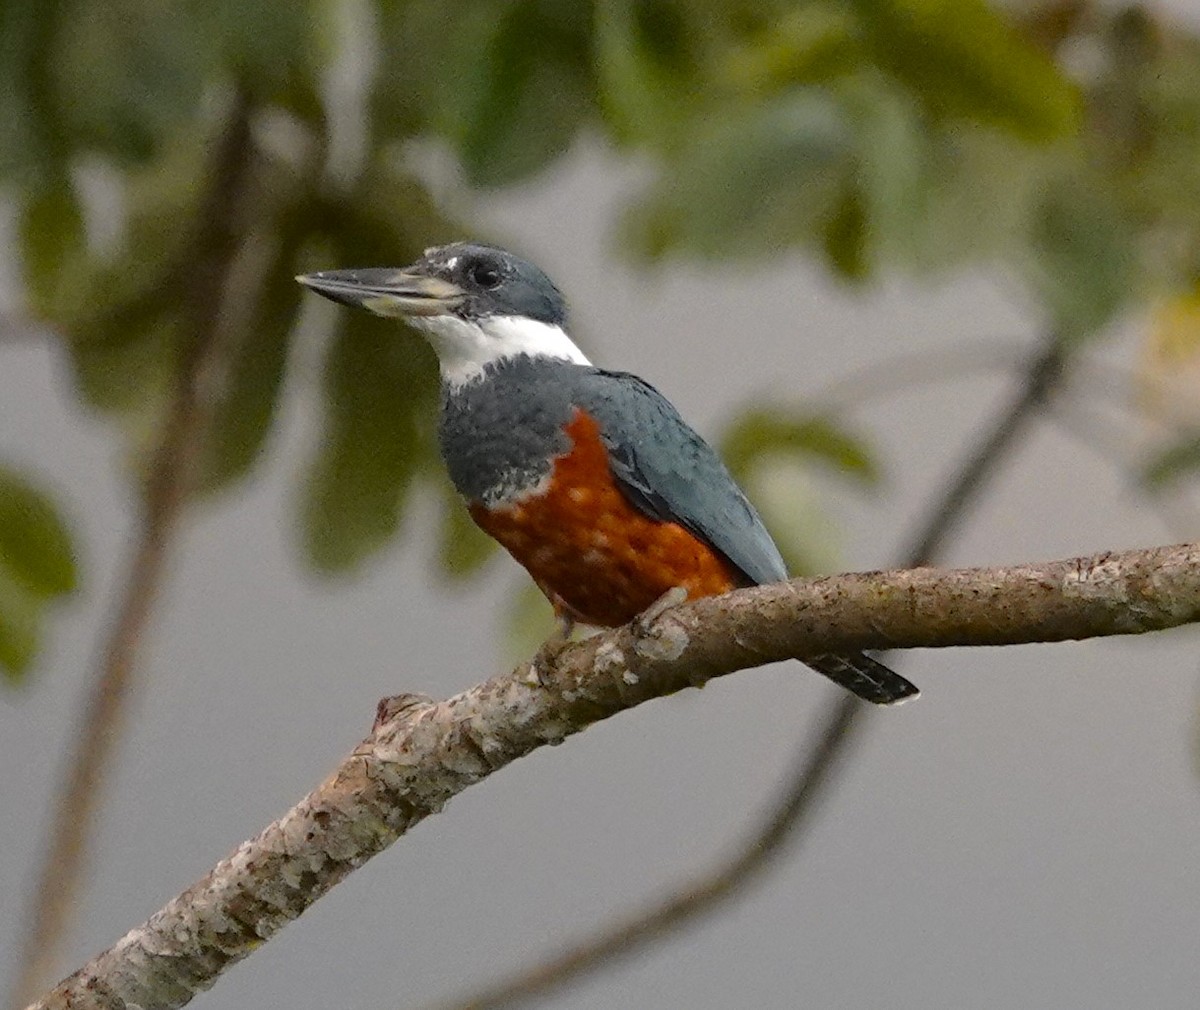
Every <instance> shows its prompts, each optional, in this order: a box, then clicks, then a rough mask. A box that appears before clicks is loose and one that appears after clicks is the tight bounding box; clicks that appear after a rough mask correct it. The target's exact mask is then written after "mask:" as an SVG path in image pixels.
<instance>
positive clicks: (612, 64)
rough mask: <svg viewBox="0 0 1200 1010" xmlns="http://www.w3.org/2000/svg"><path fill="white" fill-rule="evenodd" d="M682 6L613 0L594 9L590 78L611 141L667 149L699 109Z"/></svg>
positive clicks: (697, 78) (695, 65) (696, 72)
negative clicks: (593, 66) (594, 80)
mask: <svg viewBox="0 0 1200 1010" xmlns="http://www.w3.org/2000/svg"><path fill="white" fill-rule="evenodd" d="M695 41H696V40H695V38H694V33H693V32H692V31H691V26H690V25H689V24H688V23H687V16H686V13H685V8H684V6H683V5H680V4H677V3H673V2H671V0H613V2H610V3H603V4H598V5H597V6H596V42H595V46H596V59H595V63H596V74H597V84H598V87H599V93H600V99H601V102H602V104H603V106H604V113H605V119H606V121H607V123H608V125H609V127H610V128H611V130H612V131H613V133H614V135H615V137H616V139H617V140H618V141H619V142H620V141H624V142H630V141H642V142H647V143H649V144H651V145H653V146H657V147H669V146H670V144H671V143H672V138H673V137H675V136H676V135H678V134H680V132H681V128H682V127H686V125H687V124H688V123H689V116H690V112H689V110H692V109H695V108H697V107H698V106H699V99H700V95H699V94H698V92H699V90H700V89H701V88H702V86H703V84H704V81H703V77H702V75H701V73H700V69H701V68H700V65H699V62H698V59H697V54H696V53H695V52H694V51H693V48H692V46H693V43H694V42H695Z"/></svg>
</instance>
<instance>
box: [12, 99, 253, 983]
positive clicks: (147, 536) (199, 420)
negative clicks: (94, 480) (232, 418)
mask: <svg viewBox="0 0 1200 1010" xmlns="http://www.w3.org/2000/svg"><path fill="white" fill-rule="evenodd" d="M250 111H251V108H250V101H249V98H248V96H247V95H246V94H245V93H244V92H242V91H240V90H239V92H238V94H237V97H236V100H235V104H234V107H233V109H232V110H231V112H230V115H229V119H228V122H227V124H226V126H225V128H224V130H223V132H222V135H221V137H220V139H219V141H218V143H217V145H216V147H215V149H214V151H213V160H212V167H211V170H210V173H209V176H208V186H207V189H206V192H205V195H204V198H203V199H202V201H201V203H200V206H199V207H198V208H197V217H196V222H197V225H196V235H195V236H194V237H193V239H192V241H191V244H190V248H191V249H192V250H193V252H194V255H195V261H194V263H193V265H192V270H191V271H190V272H189V274H188V276H187V278H186V283H185V284H184V286H183V288H182V290H181V291H180V292H179V297H181V298H183V299H184V300H185V303H186V304H185V307H184V311H185V315H186V318H187V319H189V320H190V336H189V339H188V341H187V344H186V346H185V347H184V348H183V350H182V353H181V355H180V361H179V364H178V371H177V375H176V380H175V389H174V393H173V396H172V399H171V401H170V403H169V405H168V409H167V414H166V417H165V420H164V423H163V428H162V435H161V437H160V439H159V441H158V443H157V445H156V446H155V449H154V453H153V456H152V459H151V463H150V468H149V473H148V476H147V479H146V483H145V486H144V490H143V496H142V504H141V510H142V516H141V532H140V534H139V536H138V540H137V542H136V544H135V545H134V548H133V551H132V553H131V555H130V557H129V560H128V567H127V572H126V576H125V588H124V591H123V593H122V595H121V597H120V600H119V602H118V605H117V609H116V611H115V613H114V615H113V620H112V625H111V630H110V632H109V636H108V640H107V643H106V645H105V647H104V650H103V653H102V656H101V659H100V662H99V664H98V666H97V668H96V671H95V679H94V681H93V685H92V690H91V694H90V696H89V698H88V701H87V705H86V708H85V710H84V713H83V717H82V719H81V723H80V731H79V736H78V741H77V744H76V747H75V751H74V753H73V754H72V756H71V758H70V764H69V770H68V772H67V777H66V780H65V782H64V784H63V787H62V790H61V792H60V794H59V797H58V801H57V804H56V808H55V815H54V820H53V824H52V826H51V829H50V840H49V846H48V848H46V849H45V853H46V854H45V857H44V860H43V863H42V868H41V872H40V873H39V875H38V883H37V887H36V889H35V890H34V892H33V894H32V907H31V910H30V912H29V914H28V915H27V916H26V921H27V922H29V924H30V925H29V928H28V929H27V930H24V931H23V934H24V936H25V943H24V946H23V949H22V952H21V956H20V958H19V961H18V965H19V967H18V971H17V979H16V983H15V985H14V987H13V990H12V997H13V998H12V1006H14V1007H21V1006H24V1005H25V1004H26V1003H27V1002H28V1001H29V999H31V998H32V997H33V996H35V995H36V994H37V992H38V991H39V990H40V989H41V987H42V986H43V984H44V983H45V981H46V979H47V978H48V977H49V976H50V975H51V974H52V972H53V971H54V968H55V964H56V962H57V960H58V957H59V955H60V952H61V950H62V947H63V944H64V942H65V939H66V935H67V932H68V931H69V929H70V927H71V924H72V922H71V920H72V912H73V909H74V908H75V907H76V906H77V904H78V901H77V895H78V892H79V889H80V886H81V883H82V880H83V876H84V868H85V865H86V862H87V844H88V840H89V837H90V834H91V829H92V826H93V821H94V819H95V815H96V811H97V809H98V807H99V802H100V797H101V793H102V789H103V785H104V782H105V779H106V777H107V774H108V771H109V768H110V765H111V764H112V760H113V756H114V753H115V751H116V745H117V743H118V741H119V740H120V739H121V733H122V730H123V728H124V717H125V713H126V709H127V705H128V700H129V697H130V694H131V692H132V689H133V687H134V684H135V680H134V673H135V670H136V667H137V660H138V653H139V649H140V646H141V644H142V641H143V638H144V635H145V630H146V627H147V625H148V623H149V620H150V617H151V613H152V610H153V605H154V601H155V599H156V598H157V596H158V594H159V590H160V588H161V585H162V581H163V577H164V572H165V569H166V561H167V556H168V552H169V550H170V546H171V541H172V538H173V536H174V534H175V531H176V530H177V528H178V525H179V520H180V517H181V516H182V514H183V511H184V507H185V505H186V502H187V500H188V497H189V494H190V491H191V489H192V486H193V482H194V475H195V470H196V468H197V460H198V457H199V454H200V452H201V449H202V445H203V439H204V432H205V429H206V427H207V426H208V419H209V414H210V411H211V390H212V389H213V385H214V381H215V380H216V378H217V373H219V371H220V369H221V367H222V365H223V363H224V362H225V361H226V360H227V358H228V351H229V348H228V347H227V346H226V345H227V341H225V340H222V339H221V337H222V335H223V328H222V326H221V325H220V307H221V296H222V290H223V287H224V284H225V278H226V275H227V273H228V271H229V269H230V265H231V262H232V259H233V257H234V256H235V254H236V251H237V244H238V232H237V226H236V214H237V210H238V206H237V205H238V201H239V198H240V195H241V194H242V193H243V192H244V189H245V180H246V177H247V175H248V173H249V167H250V161H251V151H252V145H251V136H250Z"/></svg>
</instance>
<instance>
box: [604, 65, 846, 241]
mask: <svg viewBox="0 0 1200 1010" xmlns="http://www.w3.org/2000/svg"><path fill="white" fill-rule="evenodd" d="M854 150H855V142H854V135H853V133H852V131H851V129H850V126H849V124H848V122H847V121H846V118H845V114H844V110H843V108H842V107H841V105H840V104H839V103H838V101H837V100H836V99H835V98H834V97H833V96H831V95H829V94H828V93H826V92H823V91H820V90H817V89H805V90H801V89H797V90H796V91H795V92H793V93H790V94H788V95H786V96H784V97H781V98H778V99H773V100H772V101H770V102H767V103H764V104H763V105H761V106H759V107H756V108H753V109H749V110H739V113H738V114H737V115H733V116H730V117H728V118H724V119H719V120H717V121H715V122H713V123H712V124H709V125H708V126H707V128H706V129H698V130H697V132H696V133H695V135H694V136H693V137H692V138H691V140H690V141H689V143H688V144H687V145H686V147H685V148H684V149H682V150H681V151H680V154H679V156H678V159H677V163H678V164H680V165H686V166H687V169H686V171H681V172H679V173H670V174H665V175H664V176H663V177H662V178H661V179H660V180H659V182H658V183H657V184H656V186H655V187H654V188H653V189H652V190H651V191H650V193H649V195H648V196H646V197H644V198H643V199H642V200H640V201H638V203H637V204H635V206H634V207H633V208H632V209H631V212H630V213H628V214H627V215H626V216H625V221H624V227H625V233H626V238H627V240H628V241H629V242H630V243H631V244H632V246H633V248H634V249H635V250H636V251H637V252H638V253H639V254H641V255H643V256H648V257H658V256H661V255H663V254H664V253H666V252H683V253H689V254H692V255H698V256H703V257H710V258H714V259H718V258H719V259H731V258H737V257H764V256H769V255H777V254H778V252H779V250H780V249H781V248H783V247H786V246H789V245H793V244H795V243H797V242H807V243H810V244H816V243H820V242H822V241H824V237H825V233H826V230H827V229H828V227H829V222H830V221H831V219H832V218H833V217H834V216H835V215H836V214H837V213H838V210H839V208H840V207H841V205H842V202H843V197H844V193H845V187H846V185H847V180H848V179H849V178H850V176H851V174H852V172H853V170H854V161H853V156H854Z"/></svg>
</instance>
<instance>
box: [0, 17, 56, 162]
mask: <svg viewBox="0 0 1200 1010" xmlns="http://www.w3.org/2000/svg"><path fill="white" fill-rule="evenodd" d="M68 7H69V4H67V3H66V2H64V0H48V2H46V3H28V2H27V3H19V2H9V3H3V4H0V179H4V180H16V181H17V182H19V183H22V184H28V185H38V184H40V183H41V182H42V180H44V179H46V178H48V177H54V176H59V175H62V174H63V172H64V170H65V168H66V148H67V138H66V137H65V136H64V131H63V129H62V122H61V119H60V116H59V108H58V97H57V95H56V94H55V85H54V73H55V39H56V37H57V35H58V33H59V31H60V25H61V22H62V20H63V12H64V11H65V10H66V9H67V8H68Z"/></svg>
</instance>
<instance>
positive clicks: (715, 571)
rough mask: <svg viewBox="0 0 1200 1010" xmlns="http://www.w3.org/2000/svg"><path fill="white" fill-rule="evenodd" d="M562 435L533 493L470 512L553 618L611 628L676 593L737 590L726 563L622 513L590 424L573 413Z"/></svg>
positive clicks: (674, 529) (636, 515)
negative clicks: (562, 447)
mask: <svg viewBox="0 0 1200 1010" xmlns="http://www.w3.org/2000/svg"><path fill="white" fill-rule="evenodd" d="M566 431H567V434H568V436H569V437H570V443H571V447H570V449H569V450H568V451H567V452H566V453H564V454H563V455H561V456H558V457H557V458H556V459H555V460H554V465H553V468H552V470H551V472H550V475H549V477H548V478H547V480H545V481H544V482H543V483H542V484H541V485H540V486H539V487H538V488H537V490H536V491H534V492H531V493H530V494H529V495H527V496H526V497H524V498H522V499H520V500H519V501H516V502H512V503H506V504H503V505H500V506H497V507H494V508H488V507H486V506H485V505H483V504H482V503H480V502H474V503H472V504H471V506H470V511H471V516H472V518H473V519H474V520H475V522H476V523H477V524H478V525H479V526H480V527H481V528H482V529H483V530H484V531H485V532H486V533H488V534H489V535H490V536H492V537H494V538H495V539H496V540H498V541H499V542H500V543H501V544H502V545H503V546H504V547H505V548H506V549H507V550H508V552H509V553H510V554H511V555H512V556H513V557H514V558H516V560H517V561H519V562H520V563H521V564H522V565H523V566H524V567H525V568H526V569H527V570H528V572H529V574H530V575H531V576H532V577H533V579H534V581H535V582H536V583H537V584H538V586H539V587H540V588H541V590H542V592H544V593H545V594H546V596H547V597H549V598H550V600H551V602H553V603H554V604H555V607H556V609H558V610H560V611H563V612H565V613H566V614H568V615H569V616H571V617H573V618H574V619H576V620H578V621H582V622H583V623H585V624H593V625H599V626H602V627H615V626H617V625H620V624H625V623H626V622H628V621H630V620H632V619H633V618H634V617H635V616H637V615H638V614H640V613H641V612H642V611H643V610H645V609H646V608H647V607H648V606H650V604H652V603H653V602H654V601H655V600H657V599H658V598H659V597H660V596H662V594H663V593H665V592H667V591H668V590H669V589H672V588H674V587H676V586H679V587H682V588H683V589H685V590H687V593H688V596H689V597H690V598H695V597H700V596H714V595H717V594H719V593H725V592H728V591H729V590H730V589H733V588H734V586H735V585H737V584H738V580H737V578H736V574H735V570H734V569H733V567H732V566H731V565H730V564H729V562H727V561H726V560H725V559H724V558H723V557H722V556H721V555H720V554H718V553H717V552H716V551H714V550H713V549H712V548H711V547H709V546H708V545H707V544H706V543H704V542H703V541H702V540H700V539H699V538H697V537H696V536H695V535H694V534H692V533H691V532H689V531H688V530H686V529H684V527H682V526H680V525H679V524H678V523H674V522H666V521H662V520H658V519H654V518H652V517H650V516H647V515H645V514H644V513H642V512H640V511H639V510H638V509H636V508H635V507H634V506H633V505H632V504H630V502H629V500H628V499H627V498H626V496H625V495H624V494H623V493H622V491H621V489H620V488H619V487H618V486H617V484H616V481H615V480H614V479H613V475H612V471H611V469H610V467H609V463H608V451H607V450H606V448H605V447H604V443H603V442H602V441H601V440H600V432H599V428H598V427H597V425H596V422H595V421H594V420H593V419H592V418H591V417H589V416H588V415H587V414H586V413H585V412H584V411H582V410H576V412H575V416H574V418H573V419H572V420H571V422H570V423H569V424H568V425H567V428H566Z"/></svg>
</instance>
